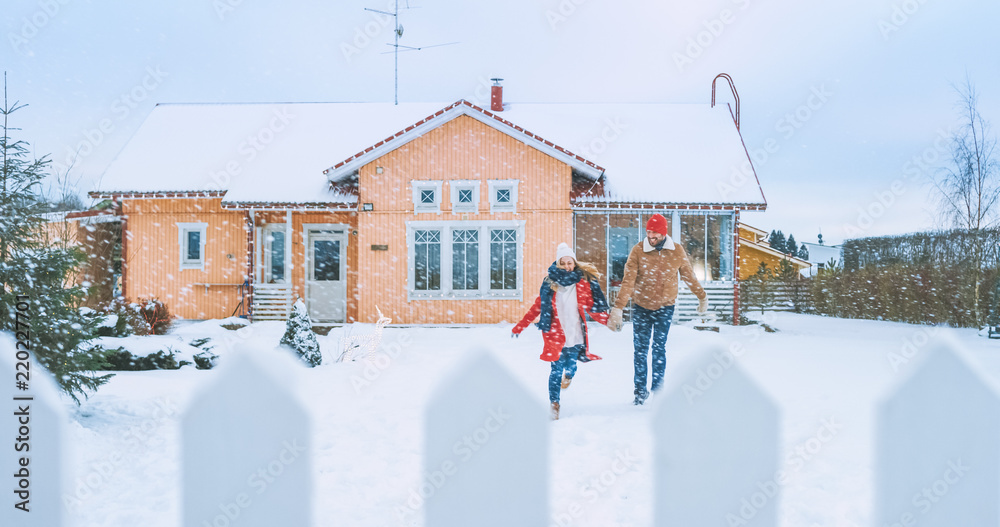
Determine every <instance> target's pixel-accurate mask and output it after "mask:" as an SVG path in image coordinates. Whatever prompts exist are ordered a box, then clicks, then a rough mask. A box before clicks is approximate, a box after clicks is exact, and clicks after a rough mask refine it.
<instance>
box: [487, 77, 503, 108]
mask: <svg viewBox="0 0 1000 527" xmlns="http://www.w3.org/2000/svg"><path fill="white" fill-rule="evenodd" d="M490 80H491V81H493V86H492V87H491V88H490V110H492V111H494V112H502V111H503V86H501V85H500V81H502V80H503V79H496V78H494V79H490Z"/></svg>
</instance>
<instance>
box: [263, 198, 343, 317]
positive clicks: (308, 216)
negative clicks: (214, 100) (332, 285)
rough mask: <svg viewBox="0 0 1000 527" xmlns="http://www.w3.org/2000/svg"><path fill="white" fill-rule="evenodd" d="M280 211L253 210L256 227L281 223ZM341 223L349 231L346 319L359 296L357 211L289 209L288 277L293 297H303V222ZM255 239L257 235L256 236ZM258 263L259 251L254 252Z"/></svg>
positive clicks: (284, 215)
mask: <svg viewBox="0 0 1000 527" xmlns="http://www.w3.org/2000/svg"><path fill="white" fill-rule="evenodd" d="M286 218H287V216H286V213H285V212H284V211H274V212H271V211H268V212H255V213H254V220H255V225H254V226H255V227H256V228H263V227H264V226H266V225H268V224H281V225H284V224H285V223H286V221H287V219H286ZM323 223H327V224H341V225H348V226H349V230H350V232H349V233H348V236H347V248H346V257H347V322H356V321H357V320H358V318H357V314H358V302H359V300H360V297H361V293H360V290H359V289H358V278H359V276H360V273H359V266H358V213H357V212H354V211H349V212H348V211H345V212H319V211H317V212H312V211H308V212H302V211H293V212H292V236H291V245H292V247H291V248H292V251H291V253H292V261H291V264H290V266H291V274H290V276H291V280H292V295H293V298H295V299H298V298H305V293H306V289H305V283H306V242H305V239H304V225H306V224H323ZM258 240H259V238H258ZM261 245H262V244H261V243H260V241H258V243H257V244H256V246H257V250H258V251H259V250H260V247H261ZM257 258H258V263H257V265H260V260H259V258H260V254H259V253H258V255H257Z"/></svg>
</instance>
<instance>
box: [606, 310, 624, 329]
mask: <svg viewBox="0 0 1000 527" xmlns="http://www.w3.org/2000/svg"><path fill="white" fill-rule="evenodd" d="M608 329H610V330H611V331H614V332H619V331H621V330H622V310H621V309H618V308H617V307H616V308H612V309H611V315H609V316H608Z"/></svg>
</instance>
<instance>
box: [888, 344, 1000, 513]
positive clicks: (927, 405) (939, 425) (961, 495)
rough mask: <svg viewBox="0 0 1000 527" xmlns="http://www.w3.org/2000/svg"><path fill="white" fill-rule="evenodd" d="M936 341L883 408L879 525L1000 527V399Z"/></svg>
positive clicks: (952, 350) (950, 346)
mask: <svg viewBox="0 0 1000 527" xmlns="http://www.w3.org/2000/svg"><path fill="white" fill-rule="evenodd" d="M957 349H958V348H957V347H956V346H955V345H954V344H951V343H948V341H945V342H944V343H939V344H933V345H932V346H931V347H930V348H929V352H928V353H927V356H926V358H924V359H923V360H922V361H920V362H919V363H918V364H913V365H912V368H913V373H912V375H911V376H910V377H909V378H908V379H907V380H906V381H905V382H904V384H903V385H902V386H900V387H899V388H898V389H897V390H896V391H895V393H893V394H892V395H891V396H890V397H889V398H888V399H887V400H886V401H885V402H884V403H883V404H882V406H881V408H880V409H879V414H878V425H877V426H878V431H877V434H878V440H877V447H876V448H877V450H876V459H877V465H876V467H875V469H876V480H877V483H876V485H877V489H876V509H877V510H876V518H875V519H876V521H875V522H874V523H873V525H886V526H898V525H920V526H921V527H924V526H927V527H934V526H940V527H951V526H956V525H1000V396H998V393H997V391H996V390H995V389H994V388H993V387H992V386H991V385H990V384H989V382H988V381H985V380H983V379H982V378H981V377H980V376H979V375H978V374H977V373H976V372H975V371H974V370H973V369H972V367H970V365H969V364H968V362H966V360H965V359H963V358H962V356H961V354H960V352H958V351H957Z"/></svg>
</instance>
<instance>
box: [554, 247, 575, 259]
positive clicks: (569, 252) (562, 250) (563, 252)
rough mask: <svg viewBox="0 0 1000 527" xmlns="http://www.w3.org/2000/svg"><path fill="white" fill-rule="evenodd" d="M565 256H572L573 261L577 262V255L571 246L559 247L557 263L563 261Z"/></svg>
mask: <svg viewBox="0 0 1000 527" xmlns="http://www.w3.org/2000/svg"><path fill="white" fill-rule="evenodd" d="M563 256H571V257H572V258H573V261H574V262H575V261H576V253H574V252H573V249H570V248H569V245H566V244H565V243H560V244H559V247H557V248H556V261H557V262H558V261H559V260H561V259H562V257H563Z"/></svg>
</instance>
